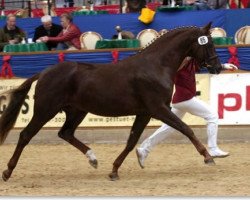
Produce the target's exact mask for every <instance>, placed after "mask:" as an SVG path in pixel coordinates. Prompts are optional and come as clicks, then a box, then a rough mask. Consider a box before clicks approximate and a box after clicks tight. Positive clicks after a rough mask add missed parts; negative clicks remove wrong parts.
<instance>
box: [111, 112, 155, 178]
mask: <svg viewBox="0 0 250 200" xmlns="http://www.w3.org/2000/svg"><path fill="white" fill-rule="evenodd" d="M150 118H151V117H150V116H148V115H137V116H136V118H135V121H134V124H133V126H132V129H131V131H130V135H129V138H128V141H127V144H126V147H125V149H124V150H123V151H122V153H121V154H120V155H119V156H118V157H117V158H116V160H115V162H114V163H113V169H112V172H111V173H110V174H109V177H110V179H111V180H112V181H115V180H117V179H119V176H118V169H119V167H120V166H121V164H122V163H123V161H124V160H125V158H126V157H127V155H128V154H129V152H130V151H132V150H133V148H134V147H135V145H136V144H137V142H138V140H139V138H140V136H141V134H142V132H143V130H144V128H145V127H146V126H147V124H148V122H149V120H150Z"/></svg>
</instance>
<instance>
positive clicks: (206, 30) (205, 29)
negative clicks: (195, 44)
mask: <svg viewBox="0 0 250 200" xmlns="http://www.w3.org/2000/svg"><path fill="white" fill-rule="evenodd" d="M211 25H212V22H209V23H208V24H207V25H206V26H204V27H203V30H204V32H205V33H206V34H209V30H210V28H211Z"/></svg>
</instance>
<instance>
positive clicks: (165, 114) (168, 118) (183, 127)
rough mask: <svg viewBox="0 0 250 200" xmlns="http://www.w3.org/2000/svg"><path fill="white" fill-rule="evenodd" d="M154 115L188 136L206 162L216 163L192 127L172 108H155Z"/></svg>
mask: <svg viewBox="0 0 250 200" xmlns="http://www.w3.org/2000/svg"><path fill="white" fill-rule="evenodd" d="M152 117H154V118H156V119H159V120H161V121H162V122H164V123H165V124H168V125H169V126H171V127H173V128H174V129H176V130H178V131H180V132H181V133H182V134H184V135H185V136H187V137H188V138H189V140H190V141H191V142H192V143H193V145H194V146H195V148H196V149H197V151H198V152H199V153H200V154H201V155H203V156H204V162H205V163H206V164H215V162H214V160H213V158H212V157H211V156H210V154H209V153H208V151H207V149H206V148H205V146H204V145H203V144H202V143H201V142H200V140H199V139H198V138H197V137H196V136H195V134H194V132H193V131H192V129H191V128H190V127H189V126H188V125H187V124H185V123H184V122H183V121H182V120H181V119H179V118H178V117H177V116H176V115H175V114H174V113H172V111H171V110H170V108H168V107H167V106H165V105H164V106H161V107H158V108H154V111H153V114H152Z"/></svg>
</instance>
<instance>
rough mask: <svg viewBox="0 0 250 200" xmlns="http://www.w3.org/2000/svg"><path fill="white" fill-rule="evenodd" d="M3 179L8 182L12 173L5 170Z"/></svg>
mask: <svg viewBox="0 0 250 200" xmlns="http://www.w3.org/2000/svg"><path fill="white" fill-rule="evenodd" d="M2 178H3V180H4V181H8V180H9V178H10V172H9V170H5V171H4V172H3V174H2Z"/></svg>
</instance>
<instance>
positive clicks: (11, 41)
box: [9, 38, 18, 44]
mask: <svg viewBox="0 0 250 200" xmlns="http://www.w3.org/2000/svg"><path fill="white" fill-rule="evenodd" d="M17 43H18V38H15V39H13V40H9V44H17Z"/></svg>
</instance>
